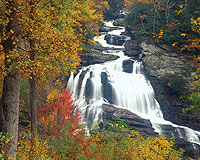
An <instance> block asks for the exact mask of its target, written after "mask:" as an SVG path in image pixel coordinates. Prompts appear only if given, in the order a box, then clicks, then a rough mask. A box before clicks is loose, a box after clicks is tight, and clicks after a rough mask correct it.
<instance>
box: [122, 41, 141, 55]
mask: <svg viewBox="0 0 200 160" xmlns="http://www.w3.org/2000/svg"><path fill="white" fill-rule="evenodd" d="M124 47H125V55H127V56H129V57H138V56H139V54H140V53H142V48H141V47H140V45H139V44H138V42H137V41H135V40H127V41H126V42H125V44H124Z"/></svg>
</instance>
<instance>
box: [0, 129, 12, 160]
mask: <svg viewBox="0 0 200 160" xmlns="http://www.w3.org/2000/svg"><path fill="white" fill-rule="evenodd" d="M11 138H13V137H12V136H11V135H10V134H9V133H3V132H0V160H3V159H6V158H7V159H11V157H7V155H6V152H5V151H6V148H8V147H9V146H8V142H9V141H10V139H11Z"/></svg>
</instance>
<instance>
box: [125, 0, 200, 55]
mask: <svg viewBox="0 0 200 160" xmlns="http://www.w3.org/2000/svg"><path fill="white" fill-rule="evenodd" d="M127 3H128V11H129V13H128V15H127V17H126V21H125V22H126V26H127V27H128V28H132V30H134V31H136V32H135V37H136V39H138V38H141V36H143V37H148V38H153V39H154V40H155V42H160V43H163V44H168V45H170V46H172V47H173V48H174V49H177V50H179V51H180V49H181V48H183V46H184V45H188V44H189V42H188V38H192V39H194V38H197V37H198V35H197V34H195V32H193V31H192V29H191V28H192V25H191V18H198V16H199V3H200V2H199V1H197V0H191V1H188V2H186V1H184V0H181V1H178V0H171V1H168V2H166V1H145V0H130V2H127ZM194 4H196V6H195V5H194ZM161 30H163V34H162V35H160V37H159V33H160V31H161ZM182 33H185V34H187V35H188V37H186V36H182V35H181V34H182ZM152 34H153V35H152ZM155 35H157V36H155ZM182 52H185V53H188V52H190V53H191V54H195V53H194V52H192V51H190V50H187V52H186V51H184V50H182Z"/></svg>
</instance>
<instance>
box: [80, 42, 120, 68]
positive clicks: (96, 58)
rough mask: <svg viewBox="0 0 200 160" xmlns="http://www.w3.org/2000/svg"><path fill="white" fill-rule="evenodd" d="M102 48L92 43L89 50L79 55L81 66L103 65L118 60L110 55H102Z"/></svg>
mask: <svg viewBox="0 0 200 160" xmlns="http://www.w3.org/2000/svg"><path fill="white" fill-rule="evenodd" d="M105 49H106V48H104V47H103V46H101V45H100V44H98V43H94V44H93V46H92V47H91V49H90V50H87V51H84V52H83V53H82V54H81V55H80V58H81V66H88V65H91V64H99V63H104V62H106V61H111V60H115V59H117V58H119V57H118V56H115V55H111V54H103V53H102V52H103V51H104V50H105Z"/></svg>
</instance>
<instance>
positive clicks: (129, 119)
mask: <svg viewBox="0 0 200 160" xmlns="http://www.w3.org/2000/svg"><path fill="white" fill-rule="evenodd" d="M102 108H103V117H104V118H105V119H104V122H112V120H113V119H115V118H119V119H121V120H123V121H124V122H125V123H126V124H127V125H128V126H129V127H130V129H131V130H137V131H139V132H140V134H142V135H143V136H145V137H147V136H155V135H157V133H155V132H154V129H153V128H152V125H151V122H150V121H149V120H147V119H143V118H141V117H140V116H138V115H136V114H134V113H132V112H131V111H128V110H126V109H122V108H116V107H114V106H112V105H108V104H103V106H102Z"/></svg>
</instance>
